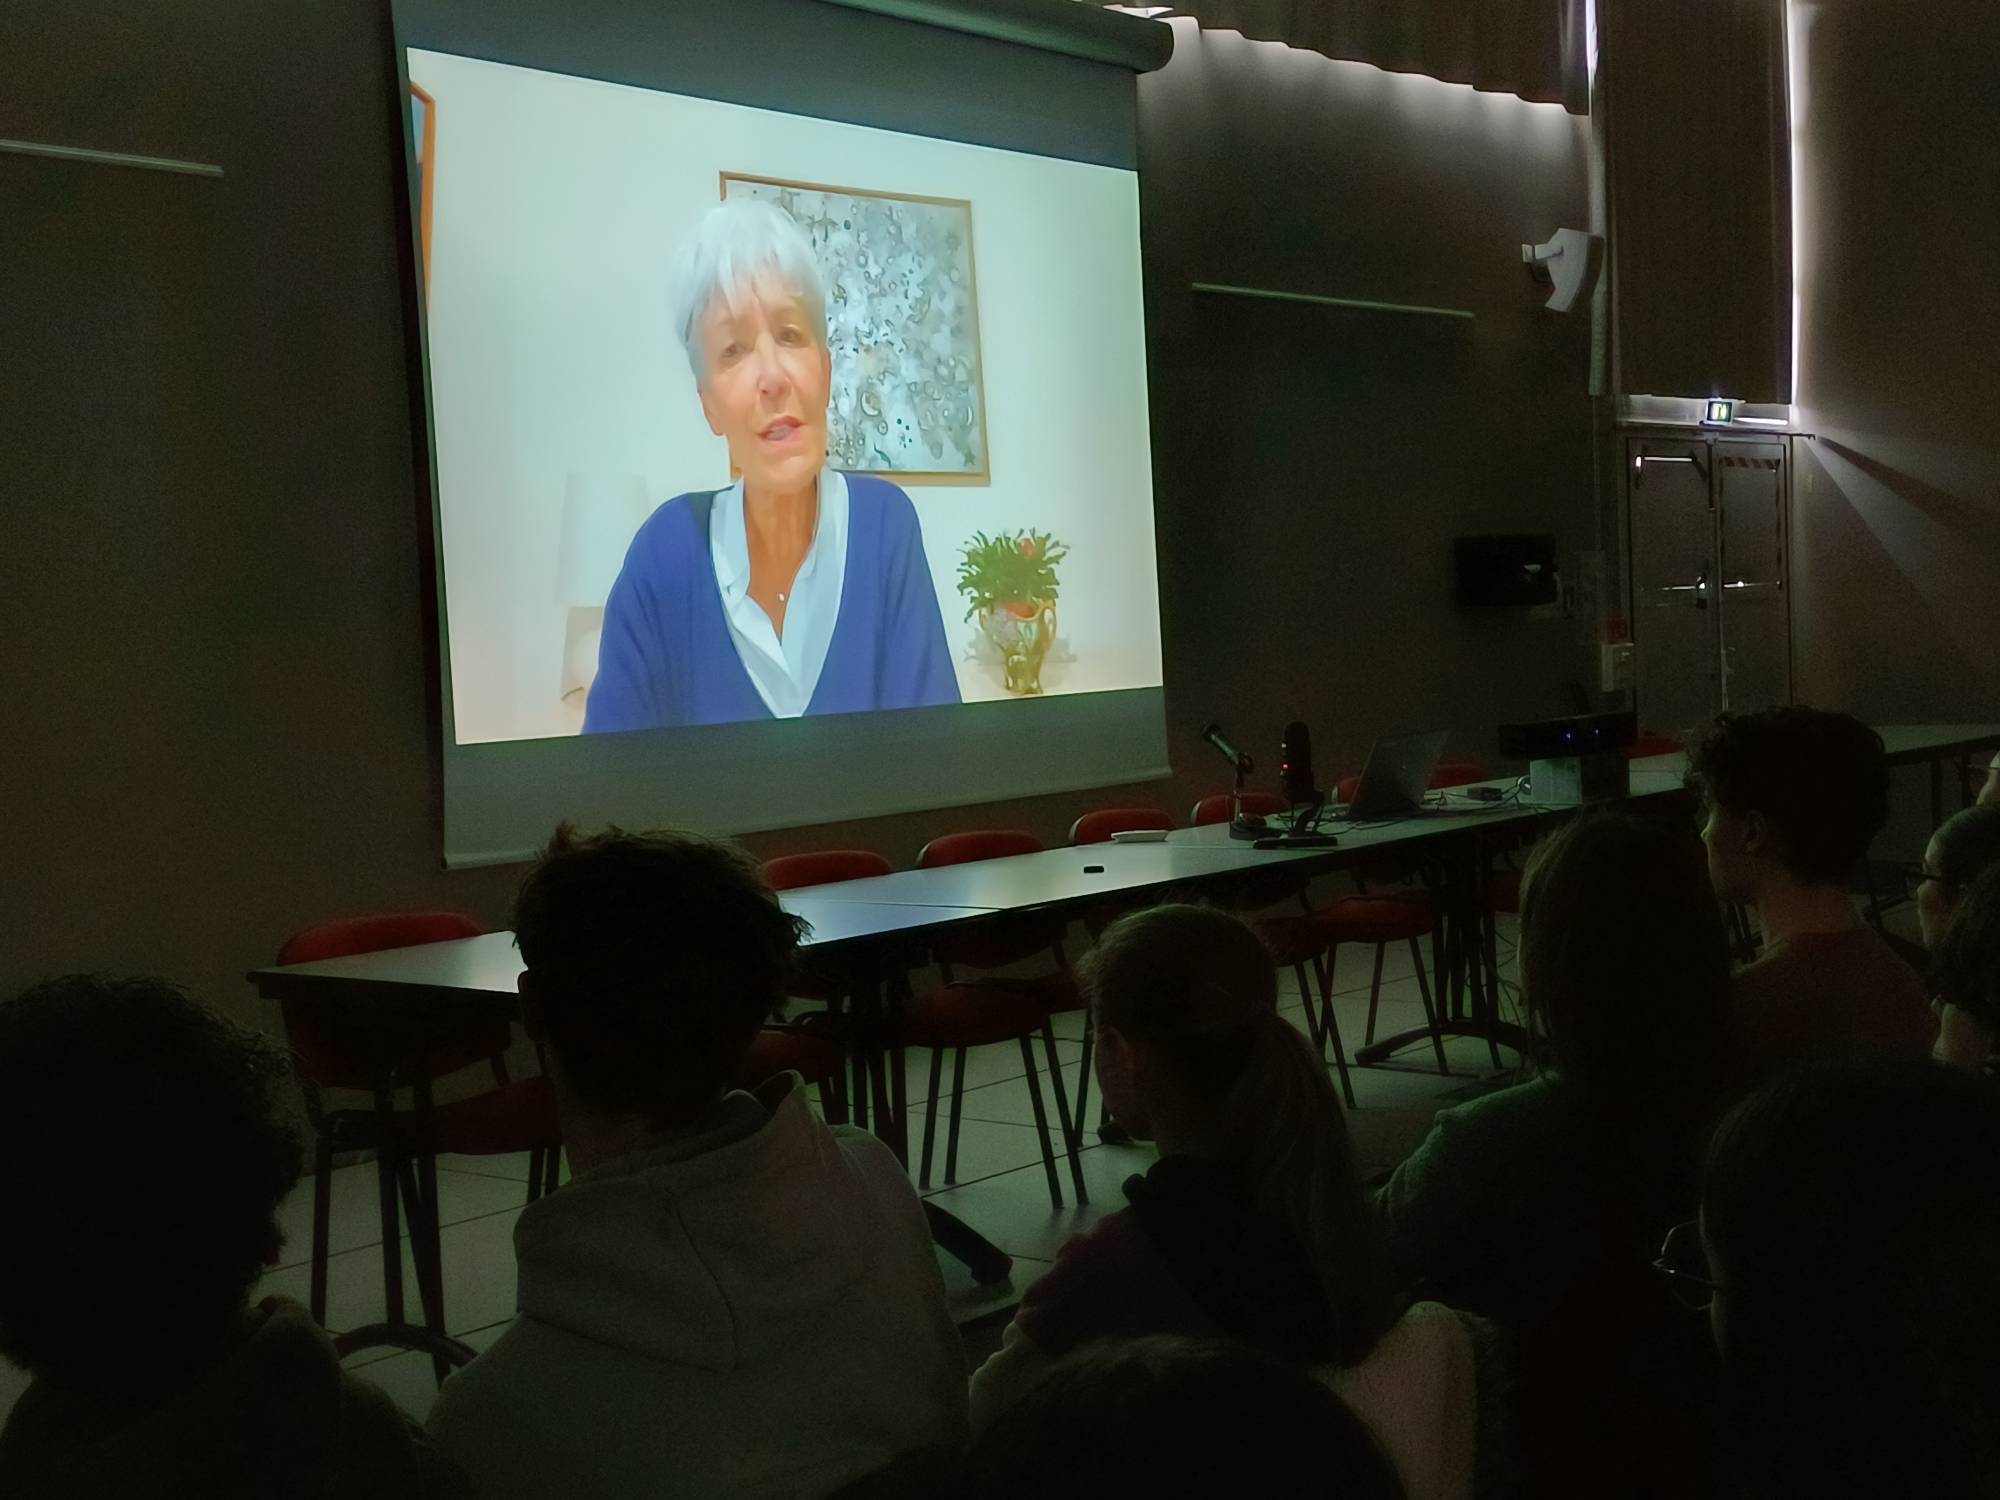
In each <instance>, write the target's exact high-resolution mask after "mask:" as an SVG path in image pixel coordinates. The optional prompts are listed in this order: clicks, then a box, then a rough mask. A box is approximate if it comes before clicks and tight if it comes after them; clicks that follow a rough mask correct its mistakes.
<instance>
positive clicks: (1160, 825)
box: [1069, 807, 1174, 846]
mask: <svg viewBox="0 0 2000 1500" xmlns="http://www.w3.org/2000/svg"><path fill="white" fill-rule="evenodd" d="M1173 826H1174V820H1173V819H1172V818H1171V817H1169V816H1168V815H1167V814H1166V813H1163V812H1161V811H1160V810H1159V809H1158V808H1157V807H1100V808H1097V809H1095V810H1093V811H1091V812H1087V813H1085V814H1084V815H1083V816H1082V817H1080V818H1078V819H1077V820H1076V821H1075V822H1074V823H1072V824H1070V825H1069V841H1070V844H1071V845H1072V846H1075V845H1078V844H1103V843H1108V842H1109V841H1110V839H1111V835H1112V834H1114V833H1131V832H1134V831H1135V830H1139V829H1158V830H1161V831H1165V830H1167V829H1170V828H1172V827H1173Z"/></svg>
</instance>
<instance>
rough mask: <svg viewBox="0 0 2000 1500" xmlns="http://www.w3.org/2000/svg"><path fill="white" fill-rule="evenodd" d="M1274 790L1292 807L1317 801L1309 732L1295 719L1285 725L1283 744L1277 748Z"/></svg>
mask: <svg viewBox="0 0 2000 1500" xmlns="http://www.w3.org/2000/svg"><path fill="white" fill-rule="evenodd" d="M1278 790H1279V791H1281V792H1283V793H1284V794H1285V800H1286V801H1287V802H1289V803H1291V804H1292V806H1293V807H1300V806H1303V805H1304V804H1306V803H1308V802H1318V801H1320V800H1321V798H1320V791H1319V787H1318V786H1316V785H1315V784H1314V782H1313V747H1312V731H1311V730H1309V729H1307V728H1306V726H1305V724H1304V722H1303V721H1301V720H1298V719H1294V720H1292V722H1291V723H1289V724H1287V725H1286V726H1285V738H1284V743H1283V744H1282V745H1281V746H1280V748H1279V751H1278Z"/></svg>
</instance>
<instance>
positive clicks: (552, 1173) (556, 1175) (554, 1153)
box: [542, 1141, 562, 1194]
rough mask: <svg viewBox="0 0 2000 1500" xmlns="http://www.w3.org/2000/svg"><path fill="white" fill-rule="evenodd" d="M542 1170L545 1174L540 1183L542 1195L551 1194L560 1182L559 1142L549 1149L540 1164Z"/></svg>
mask: <svg viewBox="0 0 2000 1500" xmlns="http://www.w3.org/2000/svg"><path fill="white" fill-rule="evenodd" d="M542 1170H543V1173H544V1174H545V1175H544V1177H543V1181H542V1192H543V1193H544V1194H548V1193H553V1192H554V1191H555V1190H556V1187H557V1185H558V1184H560V1183H561V1182H562V1143H561V1142H560V1141H558V1142H557V1143H556V1144H555V1145H553V1146H551V1147H549V1150H548V1155H547V1156H546V1157H545V1158H544V1159H543V1162H542Z"/></svg>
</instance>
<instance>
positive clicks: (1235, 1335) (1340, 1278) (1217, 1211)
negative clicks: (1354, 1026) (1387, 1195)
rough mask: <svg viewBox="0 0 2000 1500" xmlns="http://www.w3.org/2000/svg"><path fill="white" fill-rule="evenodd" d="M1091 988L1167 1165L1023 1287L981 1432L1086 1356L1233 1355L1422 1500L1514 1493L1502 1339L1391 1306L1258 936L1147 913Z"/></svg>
mask: <svg viewBox="0 0 2000 1500" xmlns="http://www.w3.org/2000/svg"><path fill="white" fill-rule="evenodd" d="M1080 977H1081V979H1082V983H1083V988H1084V991H1085V993H1086V994H1087V995H1088V997H1089V999H1090V1003H1091V1013H1092V1017H1093V1019H1094V1021H1095V1023H1096V1027H1097V1076H1098V1079H1099V1081H1100V1082H1101V1083H1102V1085H1103V1088H1104V1102H1105V1104H1106V1106H1107V1107H1108V1108H1109V1109H1110V1111H1111V1112H1112V1114H1114V1115H1115V1116H1116V1117H1117V1118H1118V1120H1119V1121H1120V1122H1121V1123H1122V1124H1123V1125H1125V1127H1126V1128H1127V1129H1129V1130H1130V1131H1131V1132H1132V1134H1133V1136H1134V1137H1135V1138H1137V1139H1139V1140H1150V1141H1153V1142H1155V1143H1156V1144H1157V1145H1158V1147H1159V1151H1160V1159H1159V1161H1158V1162H1157V1163H1155V1164H1154V1166H1153V1168H1152V1169H1151V1170H1150V1171H1149V1172H1147V1173H1146V1174H1145V1175H1144V1176H1135V1177H1132V1178H1131V1179H1129V1180H1128V1181H1127V1182H1126V1184H1125V1200H1126V1207H1124V1208H1123V1209H1120V1210H1119V1211H1117V1212H1115V1213H1112V1214H1109V1215H1107V1216H1106V1217H1105V1218H1103V1219H1101V1220H1100V1221H1099V1222H1098V1223H1097V1224H1095V1225H1094V1226H1092V1227H1091V1228H1090V1229H1089V1230H1088V1231H1086V1232H1085V1233H1083V1234H1080V1235H1078V1236H1076V1237H1075V1238H1073V1239H1072V1240H1070V1241H1069V1242H1068V1243H1067V1244H1066V1245H1064V1246H1063V1248H1062V1250H1061V1251H1060V1252H1059V1253H1058V1255H1057V1258H1056V1262H1055V1264H1054V1265H1053V1266H1052V1267H1051V1268H1050V1269H1049V1271H1048V1272H1047V1274H1045V1275H1044V1276H1043V1277H1042V1279H1041V1280H1039V1281H1037V1282H1036V1283H1035V1284H1034V1285H1033V1286H1032V1287H1030V1288H1029V1289H1028V1293H1027V1295H1026V1297H1024V1298H1023V1299H1022V1302H1021V1305H1020V1308H1019V1309H1018V1310H1017V1311H1016V1313H1015V1316H1014V1321H1013V1322H1012V1323H1011V1324H1009V1325H1008V1328H1007V1330H1006V1332H1005V1334H1004V1335H1003V1336H1002V1342H1001V1346H1000V1349H999V1350H998V1352H996V1353H995V1354H994V1355H993V1356H992V1357H991V1358H989V1359H988V1360H987V1361H986V1363H985V1364H983V1365H981V1366H980V1368H979V1371H978V1373H977V1374H976V1375H974V1377H973V1380H972V1389H971V1399H972V1416H973V1424H974V1427H975V1429H976V1430H979V1431H982V1432H983V1431H985V1430H987V1429H988V1428H990V1427H991V1426H992V1425H993V1424H994V1423H995V1422H996V1421H998V1420H999V1419H1000V1417H1001V1416H1002V1414H1003V1413H1005V1412H1007V1411H1008V1410H1009V1409H1010V1408H1011V1407H1013V1406H1014V1405H1015V1403H1017V1402H1019V1401H1021V1400H1022V1399H1024V1398H1025V1397H1026V1396H1028V1395H1029V1393H1030V1392H1032V1391H1034V1390H1036V1389H1038V1387H1039V1383H1040V1382H1041V1380H1042V1379H1043V1378H1044V1377H1045V1376H1046V1375H1047V1374H1048V1372H1049V1370H1050V1369H1051V1367H1052V1366H1054V1365H1055V1363H1056V1362H1057V1361H1059V1360H1061V1359H1062V1358H1063V1357H1064V1356H1066V1355H1068V1354H1070V1353H1071V1352H1072V1351H1073V1350H1077V1349H1080V1348H1082V1347H1083V1346H1084V1345H1086V1344H1089V1343H1092V1342H1094V1341H1097V1340H1101V1339H1132V1338H1143V1337H1146V1336H1150V1335H1156V1334H1171V1335H1177V1336H1181V1337H1186V1338H1196V1339H1216V1338H1222V1339H1229V1340H1233V1341H1235V1342H1237V1343H1241V1344H1246V1345H1248V1346H1250V1347H1251V1348H1253V1349H1257V1350H1261V1351H1263V1352H1264V1353H1266V1354H1268V1355H1273V1356H1276V1357H1278V1358H1281V1359H1284V1360H1287V1361H1290V1362H1291V1363H1293V1364H1295V1365H1297V1366H1299V1367H1300V1368H1309V1369H1312V1370H1313V1371H1314V1372H1315V1373H1316V1374H1317V1375H1318V1376H1319V1377H1320V1378H1321V1379H1322V1380H1323V1381H1324V1382H1325V1383H1326V1384H1327V1385H1328V1386H1329V1387H1330V1388H1331V1389H1332V1390H1333V1391H1334V1393H1335V1394H1337V1395H1338V1396H1339V1397H1340V1398H1341V1399H1342V1400H1343V1401H1344V1402H1346V1404H1347V1405H1348V1406H1349V1407H1350V1408H1351V1409H1352V1410H1353V1411H1354V1413H1355V1415H1357V1416H1358V1417H1359V1418H1360V1419H1361V1421H1362V1422H1363V1423H1364V1424H1366V1426H1367V1427H1368V1429H1369V1431H1370V1432H1372V1433H1373V1434H1374V1438H1375V1441H1376V1442H1377V1443H1378V1444H1379V1445H1380V1446H1381V1448H1382V1450H1383V1452H1384V1453H1386V1454H1387V1456H1388V1458H1389V1460H1390V1462H1391V1463H1392V1464H1393V1465H1394V1468H1395V1470H1396V1473H1397V1475H1398V1477H1399V1479H1400V1482H1401V1484H1402V1486H1403V1489H1404V1490H1405V1491H1406V1492H1407V1494H1408V1495H1409V1496H1410V1497H1411V1500H1465V1497H1469V1496H1473V1495H1493V1494H1497V1493H1503V1492H1505V1491H1506V1488H1507V1483H1508V1481H1507V1475H1508V1472H1509V1468H1510V1460H1509V1457H1508V1454H1507V1449H1506V1445H1505V1443H1504V1442H1502V1441H1501V1440H1502V1439H1503V1438H1504V1437H1505V1436H1506V1432H1507V1427H1506V1423H1505V1422H1504V1421H1502V1420H1494V1419H1495V1418H1497V1417H1498V1415H1499V1413H1500V1412H1501V1411H1502V1409H1503V1407H1502V1403H1501V1402H1500V1401H1499V1400H1498V1399H1497V1398H1498V1396H1499V1394H1500V1391H1501V1388H1502V1385H1503V1381H1502V1380H1501V1379H1500V1372H1499V1368H1498V1364H1497V1362H1496V1361H1495V1360H1494V1359H1493V1354H1494V1341H1493V1339H1492V1338H1491V1337H1490V1335H1489V1333H1488V1330H1487V1329H1486V1328H1485V1326H1484V1325H1483V1324H1481V1323H1479V1322H1477V1321H1476V1320H1468V1319H1465V1318H1462V1317H1460V1316H1459V1315H1458V1314H1457V1313H1455V1312H1454V1311H1452V1310H1451V1309H1450V1308H1447V1307H1444V1306H1442V1305H1441V1304H1438V1303H1435V1302H1430V1303H1419V1304H1416V1305H1414V1306H1412V1305H1410V1304H1409V1303H1408V1302H1407V1301H1406V1300H1404V1299H1402V1298H1400V1297H1399V1296H1398V1295H1397V1293H1396V1290H1395V1287H1394V1284H1393V1282H1392V1280H1391V1278H1390V1272H1389V1266H1388V1261H1387V1257H1386V1255H1385V1253H1384V1250H1383V1246H1382V1243H1381V1236H1380V1233H1379V1230H1378V1228H1377V1226H1376V1224H1375V1222H1374V1219H1373V1217H1372V1215H1371V1212H1370V1208H1369V1203H1368V1198H1367V1195H1366V1193H1365V1192H1364V1191H1363V1189H1362V1186H1361V1183H1360V1180H1359V1178H1358V1176H1357V1174H1356V1171H1355V1167H1354V1160H1353V1151H1352V1148H1351V1146H1350V1143H1349V1140H1348V1135H1347V1122H1346V1119H1345V1117H1344V1116H1343V1115H1342V1113H1341V1109H1340V1100H1339V1098H1338V1097H1337V1096H1336V1095H1335V1094H1334V1092H1333V1086H1332V1084H1331V1083H1329V1082H1328V1079H1327V1074H1326V1067H1325V1065H1324V1064H1323V1063H1322V1062H1321V1060H1320V1059H1319V1057H1318V1056H1317V1055H1316V1053H1315V1052H1314V1050H1313V1048H1312V1046H1311V1045H1310V1044H1309V1043H1308V1042H1307V1041H1306V1040H1305V1038H1304V1037H1302V1036H1301V1035H1300V1034H1299V1032H1298V1031H1297V1029H1296V1028H1294V1027H1293V1026H1292V1025H1291V1023H1290V1022H1288V1021H1286V1020H1285V1019H1284V1017H1283V1016H1281V1015H1280V1014H1279V1013H1278V1004H1277V980H1276V973H1275V970H1274V968H1273V966H1272V963H1271V956H1270V953H1269V952H1268V950H1266V948H1265V947H1264V944H1263V941H1262V940H1261V939H1260V938H1259V937H1258V936H1257V934H1256V932H1255V931H1254V930H1253V929H1252V928H1250V927H1249V926H1248V925H1247V924H1245V923H1244V922H1243V921H1242V920H1240V919H1239V918H1237V917H1235V916H1232V915H1230V914H1229V913H1227V912H1223V911H1217V910H1214V909H1212V908H1209V907H1201V906H1160V907H1155V908H1153V909H1152V910H1150V911H1142V912H1136V913H1133V914H1132V915H1130V916H1126V917H1122V918H1120V919H1119V920H1118V921H1117V922H1114V923H1113V924H1112V925H1111V926H1110V927H1109V928H1107V929H1106V930H1105V932H1104V935H1103V937H1102V938H1100V939H1099V940H1098V944H1097V946H1096V948H1094V949H1093V950H1092V951H1091V954H1090V956H1089V958H1088V959H1087V960H1086V961H1085V964H1084V967H1083V971H1082V974H1081V976H1080Z"/></svg>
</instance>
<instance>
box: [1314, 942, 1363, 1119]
mask: <svg viewBox="0 0 2000 1500" xmlns="http://www.w3.org/2000/svg"><path fill="white" fill-rule="evenodd" d="M1326 957H1327V964H1326V968H1325V969H1324V970H1323V971H1322V974H1321V978H1320V985H1319V1004H1320V1015H1321V1016H1322V1017H1323V1018H1324V1029H1323V1030H1322V1032H1321V1035H1322V1037H1323V1038H1324V1039H1325V1041H1329V1042H1332V1043H1333V1065H1334V1066H1335V1067H1336V1068H1337V1069H1339V1070H1340V1092H1341V1095H1342V1097H1343V1098H1345V1099H1346V1100H1347V1107H1348V1108H1349V1109H1353V1108H1354V1107H1355V1104H1354V1080H1353V1079H1352V1078H1350V1077H1348V1075H1347V1049H1346V1048H1345V1047H1343V1046H1341V1044H1340V1022H1338V1021H1337V1020H1335V1019H1334V1015H1333V950H1332V949H1328V950H1327V955H1326ZM1325 1055H1326V1053H1325V1050H1324V1047H1322V1050H1321V1052H1320V1056H1322V1057H1324V1056H1325Z"/></svg>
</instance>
